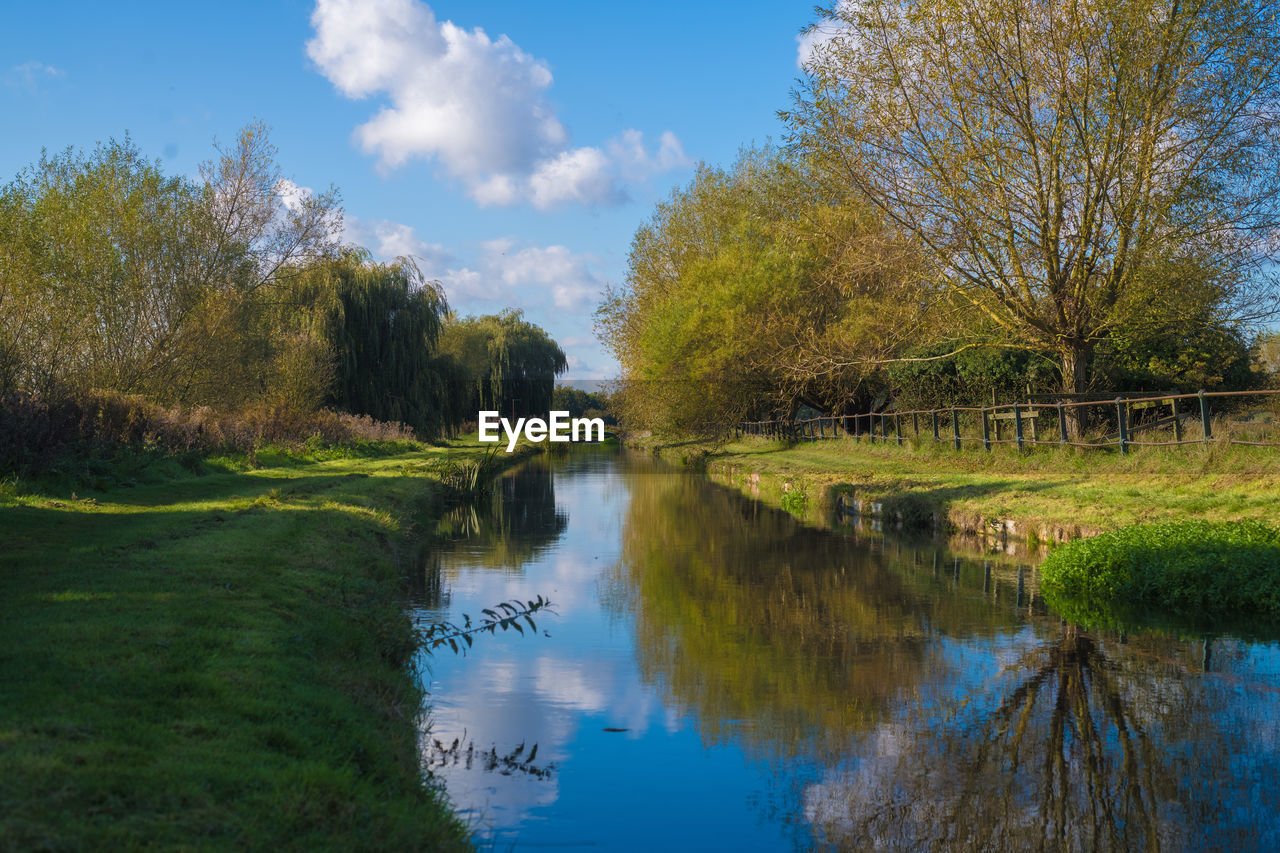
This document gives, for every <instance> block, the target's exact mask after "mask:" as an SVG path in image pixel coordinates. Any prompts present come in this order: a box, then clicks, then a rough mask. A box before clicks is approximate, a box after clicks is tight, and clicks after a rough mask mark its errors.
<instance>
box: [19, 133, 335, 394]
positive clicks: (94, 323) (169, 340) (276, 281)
mask: <svg viewBox="0 0 1280 853" xmlns="http://www.w3.org/2000/svg"><path fill="white" fill-rule="evenodd" d="M218 153H219V157H218V159H217V160H215V161H214V162H213V163H210V164H207V165H206V166H204V167H203V168H202V169H201V178H200V179H199V180H192V179H189V178H185V177H170V176H167V175H165V174H164V173H163V172H162V170H161V169H160V166H159V164H158V163H156V162H154V161H150V160H147V159H146V158H145V157H143V155H142V154H141V153H140V152H139V151H138V149H137V148H136V147H135V146H134V145H133V143H132V142H131V141H130V140H129V139H128V138H127V137H126V139H125V140H124V141H123V142H118V141H114V140H113V141H110V142H107V143H103V144H100V145H98V146H97V147H96V148H95V149H94V150H93V151H92V152H89V153H87V154H86V153H84V152H77V151H74V150H71V149H68V150H67V151H65V152H63V153H61V154H57V155H52V156H50V155H47V154H46V155H44V156H43V157H41V159H40V161H39V162H38V163H36V164H35V165H33V166H31V167H29V168H27V169H25V170H24V171H22V172H21V173H19V175H18V176H17V177H16V178H15V179H14V180H13V181H12V182H10V183H9V184H8V185H6V186H5V187H4V188H3V190H0V304H2V305H4V308H5V310H4V311H3V312H0V390H6V389H7V390H18V391H27V392H35V393H45V394H47V393H51V392H67V391H69V392H73V393H83V392H86V391H89V390H91V389H104V390H111V391H116V392H121V393H130V394H142V395H144V396H147V397H148V398H150V399H153V400H156V401H160V402H165V403H184V404H205V405H219V406H223V407H226V406H237V405H242V404H244V403H245V402H247V401H250V400H252V401H264V400H270V401H271V402H277V403H288V404H301V405H309V406H312V407H314V406H315V405H317V404H318V403H319V402H320V397H321V396H322V394H323V391H324V389H325V387H326V386H327V384H328V381H329V365H328V364H327V359H326V354H325V353H324V352H323V351H322V350H321V349H320V348H318V347H317V346H316V345H315V342H314V340H313V339H312V338H309V337H308V336H307V335H306V334H304V333H302V332H303V331H304V330H301V329H298V328H297V327H296V325H295V324H290V323H288V322H286V320H287V318H288V317H289V314H288V312H282V311H281V310H279V306H280V296H281V285H282V282H283V281H284V280H285V279H286V278H287V277H288V276H289V275H290V274H291V273H292V272H294V271H296V270H297V269H299V268H302V267H305V266H306V265H308V264H312V263H315V262H317V261H319V260H321V259H323V258H325V257H328V256H329V254H330V253H331V251H332V250H333V249H334V247H335V246H336V235H337V231H338V228H339V226H340V223H341V212H340V210H339V209H338V207H337V195H336V193H335V192H334V191H332V190H330V191H329V192H326V193H321V194H319V195H316V194H308V193H304V192H300V191H299V192H294V191H292V190H290V187H291V186H292V185H291V184H289V183H288V182H287V181H284V180H283V178H282V177H281V175H280V173H279V170H278V169H277V167H276V166H275V162H274V156H275V149H274V148H273V147H272V146H271V145H270V143H269V142H268V140H267V131H266V128H265V127H264V126H262V125H261V124H254V125H250V126H249V127H248V128H246V129H245V130H244V131H243V132H242V133H241V134H240V136H239V138H238V144H237V145H236V146H235V147H234V148H232V149H228V150H219V152H218ZM295 189H296V188H295Z"/></svg>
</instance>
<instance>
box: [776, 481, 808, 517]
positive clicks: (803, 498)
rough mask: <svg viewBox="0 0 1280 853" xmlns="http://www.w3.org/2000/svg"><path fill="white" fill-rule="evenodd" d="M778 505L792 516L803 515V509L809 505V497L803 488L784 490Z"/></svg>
mask: <svg viewBox="0 0 1280 853" xmlns="http://www.w3.org/2000/svg"><path fill="white" fill-rule="evenodd" d="M779 504H780V505H781V506H782V508H783V509H784V510H786V511H787V512H789V513H791V514H792V515H804V511H805V508H806V507H807V506H808V505H809V495H808V493H807V492H806V491H805V488H804V486H800V487H798V488H793V489H786V491H784V492H783V493H782V499H781V500H780V501H779Z"/></svg>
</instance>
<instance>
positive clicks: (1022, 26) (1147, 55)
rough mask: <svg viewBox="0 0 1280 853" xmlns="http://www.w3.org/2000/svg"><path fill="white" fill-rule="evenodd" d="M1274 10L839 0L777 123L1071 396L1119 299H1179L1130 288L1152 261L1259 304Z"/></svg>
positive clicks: (1279, 144)
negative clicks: (1037, 353)
mask: <svg viewBox="0 0 1280 853" xmlns="http://www.w3.org/2000/svg"><path fill="white" fill-rule="evenodd" d="M1277 8H1280V4H1277V3H1275V2H1270V0H1185V2H1184V0H1124V2H1114V0H1081V2H1070V3H1063V2H1058V0H848V2H841V3H838V4H837V5H835V6H834V7H832V8H828V9H825V10H820V13H821V14H824V15H825V16H826V19H825V20H824V21H823V23H822V24H821V25H820V26H819V27H817V28H816V29H819V30H821V31H822V36H823V37H822V38H819V39H816V41H817V42H818V46H817V47H816V48H815V50H814V52H813V54H812V55H811V57H810V59H809V60H808V61H807V63H806V65H805V70H806V73H807V78H806V81H805V82H804V84H803V86H802V88H801V90H800V91H799V92H798V93H797V95H796V102H795V104H794V107H793V109H792V110H791V111H790V112H787V113H785V114H784V117H785V118H786V120H787V121H788V123H789V128H790V141H791V142H792V143H793V144H794V145H795V146H797V147H798V148H799V149H800V150H802V151H805V152H807V153H809V154H810V155H812V156H813V158H814V159H815V160H817V161H819V162H821V163H822V164H824V166H825V167H826V168H827V169H828V170H829V174H830V175H831V177H832V179H833V180H835V181H837V182H840V183H843V184H845V185H847V186H850V187H852V188H854V189H855V190H856V191H858V192H859V193H861V194H862V195H863V196H864V197H865V198H866V199H868V200H869V201H870V202H871V203H873V204H875V205H876V206H878V208H879V209H880V210H881V211H882V213H883V214H884V215H885V216H886V217H887V218H888V220H889V221H891V222H892V223H894V225H895V226H896V227H897V228H900V229H902V230H903V231H904V232H905V233H907V234H910V235H911V236H912V237H914V238H915V239H916V240H918V241H919V243H920V244H921V246H923V247H924V249H925V250H926V251H927V252H928V254H929V256H930V257H931V259H932V261H933V262H934V263H935V264H936V266H937V268H938V269H939V270H940V271H941V272H940V277H941V279H942V280H943V284H944V285H945V287H946V289H947V290H948V291H949V292H950V295H951V296H952V297H953V298H958V299H960V300H962V302H963V303H964V304H965V305H967V306H969V308H970V309H971V310H975V311H976V312H979V314H980V315H981V316H983V317H984V318H986V320H988V321H989V322H991V323H994V324H996V326H997V327H998V328H999V329H1001V330H1002V335H1003V337H1004V338H1005V339H1006V340H1007V341H1008V342H1011V343H1016V344H1022V345H1030V346H1033V347H1036V348H1038V349H1041V350H1043V351H1046V352H1048V353H1051V354H1052V355H1053V356H1054V357H1055V359H1056V360H1057V361H1058V362H1059V363H1060V365H1061V372H1062V380H1063V389H1064V390H1065V391H1067V392H1080V391H1084V390H1085V389H1086V387H1087V384H1088V372H1087V371H1088V363H1089V356H1090V353H1091V351H1092V349H1093V347H1094V346H1095V345H1096V344H1097V342H1098V341H1099V340H1101V339H1102V338H1104V337H1105V336H1106V335H1107V334H1108V333H1109V331H1110V330H1111V329H1112V328H1114V326H1115V325H1116V324H1117V323H1118V322H1120V321H1121V318H1122V317H1123V316H1125V315H1127V314H1129V313H1130V312H1131V310H1132V307H1133V303H1134V301H1135V299H1138V298H1139V296H1140V298H1141V299H1143V300H1147V302H1146V304H1147V305H1149V306H1159V305H1160V304H1161V303H1176V302H1177V301H1178V300H1179V299H1180V298H1181V295H1180V292H1179V282H1178V281H1177V280H1168V281H1164V282H1162V283H1161V287H1159V288H1156V289H1155V291H1154V292H1152V290H1151V289H1150V288H1144V287H1142V286H1141V283H1142V282H1143V280H1144V279H1143V277H1144V274H1148V273H1149V270H1150V268H1151V265H1152V264H1165V265H1168V264H1170V262H1171V258H1172V259H1174V260H1178V259H1182V260H1186V259H1192V260H1194V261H1196V262H1197V263H1198V264H1199V266H1200V267H1201V268H1203V269H1208V270H1210V271H1212V278H1213V281H1214V283H1215V285H1216V286H1217V287H1218V289H1219V297H1220V298H1219V305H1220V308H1221V310H1222V312H1227V313H1231V314H1232V315H1233V316H1235V317H1237V318H1257V317H1258V316H1261V315H1262V314H1265V313H1267V312H1270V311H1272V310H1274V307H1275V298H1274V296H1275V294H1274V287H1273V281H1272V279H1271V277H1270V276H1269V275H1268V274H1267V264H1268V262H1269V260H1270V259H1271V255H1272V253H1273V251H1274V246H1275V240H1274V237H1275V234H1276V233H1277V231H1276V229H1277V227H1278V226H1280V209H1278V207H1277V196H1278V191H1280V156H1277V155H1278V154H1280V23H1278V22H1277V14H1276V13H1277ZM1148 278H1149V275H1148ZM1138 291H1141V294H1140V295H1139V293H1138Z"/></svg>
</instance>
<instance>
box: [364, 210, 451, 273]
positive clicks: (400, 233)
mask: <svg viewBox="0 0 1280 853" xmlns="http://www.w3.org/2000/svg"><path fill="white" fill-rule="evenodd" d="M342 239H343V241H344V242H348V243H355V244H356V245H357V246H362V247H364V248H366V249H368V250H369V251H370V252H372V253H373V256H374V258H376V259H377V260H379V261H388V260H391V259H392V258H399V257H413V258H416V259H418V262H419V266H420V267H421V268H422V272H423V274H424V275H426V276H427V277H428V278H439V277H441V276H442V275H443V274H444V273H445V271H446V270H447V269H448V267H449V266H450V265H451V264H453V263H454V262H455V258H454V255H453V253H452V252H451V251H449V250H448V249H447V248H446V247H444V246H443V245H441V244H439V243H428V242H427V241H426V240H423V239H422V238H421V237H419V236H418V235H417V233H416V232H415V231H414V229H413V226H411V225H405V224H403V223H401V222H392V221H391V220H390V219H359V218H357V217H354V216H348V217H346V219H345V221H344V228H343V234H342Z"/></svg>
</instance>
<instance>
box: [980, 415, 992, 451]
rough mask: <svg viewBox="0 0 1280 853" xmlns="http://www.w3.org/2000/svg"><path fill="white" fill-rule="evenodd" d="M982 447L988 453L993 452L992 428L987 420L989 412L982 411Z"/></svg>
mask: <svg viewBox="0 0 1280 853" xmlns="http://www.w3.org/2000/svg"><path fill="white" fill-rule="evenodd" d="M982 446H983V447H985V448H986V449H987V450H988V451H989V450H991V426H990V422H989V421H988V420H987V410H986V408H985V407H984V408H983V409H982Z"/></svg>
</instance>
